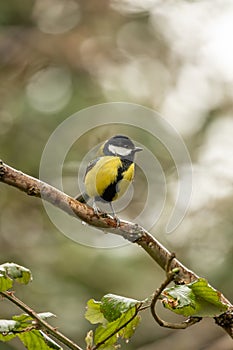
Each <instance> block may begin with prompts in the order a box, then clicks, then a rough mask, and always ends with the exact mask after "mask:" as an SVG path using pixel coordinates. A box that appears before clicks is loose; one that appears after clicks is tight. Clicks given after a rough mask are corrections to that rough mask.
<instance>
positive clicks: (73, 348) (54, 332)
mask: <svg viewBox="0 0 233 350" xmlns="http://www.w3.org/2000/svg"><path fill="white" fill-rule="evenodd" d="M0 294H1V295H2V296H3V297H4V298H7V299H8V300H10V301H11V302H12V303H14V304H15V305H17V306H18V307H20V309H21V310H23V311H24V312H26V313H27V314H28V315H29V316H31V317H32V318H33V319H34V320H36V322H37V324H38V325H39V326H40V327H41V328H42V329H45V330H46V332H47V333H49V334H50V335H52V336H54V338H56V339H57V340H59V341H60V342H61V343H63V344H65V345H66V346H68V348H70V349H71V350H83V349H82V348H80V347H79V346H78V345H77V344H75V343H74V342H73V341H72V340H70V339H69V338H67V337H66V336H65V335H64V334H62V333H60V332H59V331H57V330H56V329H55V328H53V327H52V326H51V325H50V324H49V323H47V322H46V321H45V320H43V319H42V318H40V317H39V316H38V314H37V313H36V312H35V311H34V310H33V309H31V308H30V307H29V306H28V305H26V304H25V303H24V302H23V301H21V300H20V299H18V298H17V297H16V296H15V295H14V293H12V292H0Z"/></svg>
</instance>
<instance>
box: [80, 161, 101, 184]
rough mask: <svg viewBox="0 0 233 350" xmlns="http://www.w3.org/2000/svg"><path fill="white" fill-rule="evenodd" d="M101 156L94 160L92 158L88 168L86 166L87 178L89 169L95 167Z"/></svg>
mask: <svg viewBox="0 0 233 350" xmlns="http://www.w3.org/2000/svg"><path fill="white" fill-rule="evenodd" d="M100 158H101V157H98V158H96V159H93V160H91V161H90V162H89V163H88V165H87V168H86V172H85V175H84V179H85V177H86V175H87V173H89V171H90V170H91V169H92V168H94V166H95V165H96V163H97V162H98V161H99V160H100Z"/></svg>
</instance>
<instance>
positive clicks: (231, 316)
mask: <svg viewBox="0 0 233 350" xmlns="http://www.w3.org/2000/svg"><path fill="white" fill-rule="evenodd" d="M0 181H1V182H4V183H5V184H8V185H10V186H14V187H16V188H18V189H19V190H21V191H24V192H26V193H27V194H28V195H30V196H35V197H41V198H42V199H43V200H45V201H47V202H49V203H51V204H53V205H54V206H56V207H57V208H60V209H61V210H63V211H65V212H66V213H67V214H69V215H71V216H74V217H77V218H79V219H80V220H82V221H85V222H86V223H88V224H89V225H92V226H95V227H97V228H99V229H100V230H103V231H105V232H111V233H114V234H117V235H120V236H122V237H124V238H125V239H127V240H128V241H130V242H131V243H137V244H138V245H139V246H141V247H142V248H143V249H144V250H145V251H146V252H147V253H148V254H149V255H150V256H151V257H152V259H153V260H154V261H155V262H157V263H158V264H159V266H160V267H161V268H162V269H163V270H164V271H166V266H167V262H168V261H170V259H171V253H170V252H169V251H168V250H167V249H166V248H165V247H164V246H163V245H162V244H161V243H159V242H158V241H157V240H156V239H155V238H154V237H153V236H152V235H151V234H150V233H149V232H147V231H146V230H145V229H144V228H143V227H141V226H139V225H137V224H134V223H130V222H127V221H123V220H120V221H119V223H117V222H116V220H115V219H114V218H112V217H110V216H108V215H106V214H104V213H103V214H96V213H95V212H94V210H93V209H92V208H91V207H89V206H87V205H85V204H83V203H80V202H78V201H76V200H75V199H74V198H72V197H69V196H68V195H66V194H65V193H63V192H61V191H59V190H57V189H56V188H54V187H52V186H50V185H48V184H46V183H44V182H42V181H40V180H38V179H36V178H33V177H31V176H29V175H26V174H24V173H22V172H21V171H18V170H16V169H14V168H11V167H10V166H8V165H6V164H4V163H3V162H2V161H0ZM170 268H171V269H174V268H179V272H178V274H177V275H176V277H175V281H176V282H179V283H190V282H192V281H195V280H196V279H197V278H198V277H199V276H197V275H196V274H195V273H194V272H192V271H191V270H189V269H188V268H186V267H185V266H184V265H183V264H182V263H181V262H180V261H179V260H177V259H173V260H172V262H171V266H170ZM220 294H221V293H220ZM221 301H222V302H223V303H225V304H226V305H227V306H228V310H227V312H226V313H227V318H226V319H227V322H226V323H227V325H226V326H225V323H224V317H223V316H222V315H220V316H218V317H215V321H216V323H217V324H218V325H220V326H221V327H222V328H223V329H224V330H225V331H226V332H227V333H228V334H229V335H230V336H231V337H232V338H233V305H232V304H231V303H230V301H228V300H227V299H226V298H225V297H224V296H223V295H222V294H221ZM226 313H224V314H226ZM224 314H223V315H224ZM220 317H221V319H220ZM218 321H219V322H218Z"/></svg>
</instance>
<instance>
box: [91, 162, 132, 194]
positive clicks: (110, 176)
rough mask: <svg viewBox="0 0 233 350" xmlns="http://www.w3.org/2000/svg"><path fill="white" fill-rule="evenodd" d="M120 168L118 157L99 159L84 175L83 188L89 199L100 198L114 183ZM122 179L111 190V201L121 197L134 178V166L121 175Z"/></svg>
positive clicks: (120, 163)
mask: <svg viewBox="0 0 233 350" xmlns="http://www.w3.org/2000/svg"><path fill="white" fill-rule="evenodd" d="M121 166H122V162H121V159H120V158H119V157H112V156H105V157H101V158H100V159H99V160H98V161H97V162H96V164H95V165H94V167H93V168H92V169H91V170H90V171H89V172H88V173H87V174H86V177H85V188H86V193H87V194H88V196H90V197H101V196H102V195H103V194H104V192H105V191H106V189H107V188H108V187H109V186H110V185H111V184H114V183H116V181H117V176H118V170H119V168H120V167H121ZM122 176H123V179H122V180H120V181H118V182H117V184H116V186H113V188H112V189H111V190H112V191H114V193H113V194H114V196H113V198H112V200H116V199H117V198H119V197H120V196H122V195H123V194H124V193H125V191H126V190H127V188H128V186H129V184H130V182H131V181H132V179H133V177H134V164H133V163H132V164H131V165H130V166H129V168H128V169H127V170H126V171H125V172H123V173H122Z"/></svg>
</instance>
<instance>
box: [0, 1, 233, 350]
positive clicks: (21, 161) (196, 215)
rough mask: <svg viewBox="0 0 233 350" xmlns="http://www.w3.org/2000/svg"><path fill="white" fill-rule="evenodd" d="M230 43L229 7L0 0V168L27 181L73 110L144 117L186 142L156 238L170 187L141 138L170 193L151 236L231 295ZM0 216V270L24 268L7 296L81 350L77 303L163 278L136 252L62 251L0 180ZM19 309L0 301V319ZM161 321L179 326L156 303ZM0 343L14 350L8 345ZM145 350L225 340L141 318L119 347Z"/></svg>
mask: <svg viewBox="0 0 233 350" xmlns="http://www.w3.org/2000/svg"><path fill="white" fill-rule="evenodd" d="M232 35H233V3H232V1H231V0H202V1H188V0H186V1H182V0H178V1H176V2H174V1H169V0H165V1H164V0H163V1H162V0H135V1H131V0H118V1H117V0H112V1H111V0H100V1H93V0H92V1H91V0H88V1H84V0H83V1H81V0H80V1H78V0H51V1H46V0H37V1H29V0H21V1H17V0H8V1H1V2H0V78H1V79H0V101H1V103H0V151H1V152H0V157H1V158H2V159H3V161H4V162H6V163H8V164H9V165H12V166H13V167H16V168H18V169H20V170H22V171H24V172H26V173H28V174H30V175H32V176H35V177H38V175H39V165H40V159H41V155H42V152H43V149H44V146H45V144H46V142H47V140H48V138H49V137H50V135H51V134H52V132H53V131H54V129H55V128H56V127H57V126H58V125H59V124H60V123H61V122H62V121H64V120H65V119H66V118H68V117H69V116H70V115H71V114H73V113H75V112H77V111H80V110H82V109H83V108H85V107H89V106H92V105H95V104H98V103H104V102H114V101H125V102H132V103H137V104H142V105H144V106H146V107H149V108H152V109H155V110H156V111H158V112H159V113H160V114H161V115H162V117H163V118H165V119H166V120H167V121H168V122H169V123H170V124H172V125H173V126H174V127H175V128H176V129H177V131H178V133H179V134H180V135H181V136H182V137H183V139H184V141H185V143H186V145H187V147H188V150H189V152H190V155H191V159H192V163H193V196H192V199H191V202H190V207H189V210H188V212H187V215H186V216H185V218H184V220H183V222H182V223H181V225H180V226H179V227H178V228H177V229H176V231H175V232H173V234H171V235H167V234H165V230H164V226H165V222H166V216H167V213H169V212H170V210H171V208H172V205H173V204H174V194H173V192H174V190H173V189H174V186H176V185H177V181H178V179H177V178H176V174H175V173H176V172H175V171H174V164H173V162H172V160H171V159H170V158H169V157H168V156H167V154H166V152H165V151H164V150H163V149H160V148H159V147H156V145H153V144H152V145H151V144H150V143H151V142H150V141H151V140H150V139H149V138H148V137H147V136H148V135H144V143H145V145H146V146H148V147H149V146H150V148H151V149H152V150H153V152H154V153H155V155H156V157H157V158H158V159H159V161H160V163H161V166H162V167H163V169H164V172H165V174H166V177H167V178H166V179H167V183H168V189H169V190H168V196H167V201H166V209H165V211H164V214H163V215H162V217H161V219H160V220H159V222H158V223H157V225H155V227H154V228H153V229H152V230H151V232H152V233H153V235H154V236H155V237H156V238H158V239H159V240H160V241H161V242H162V243H163V244H164V245H165V246H166V247H167V248H168V249H170V250H172V251H175V252H176V254H177V256H178V258H179V259H180V260H181V261H182V262H183V263H184V264H186V265H187V266H188V267H189V268H191V269H192V270H194V271H195V272H196V273H197V274H199V275H201V276H204V277H206V278H207V279H208V280H209V281H210V283H211V284H212V285H214V286H215V287H216V288H217V289H219V290H221V291H222V292H223V293H224V295H225V296H226V297H228V298H229V299H232V297H233V292H232V282H233V275H232V265H233V254H232V253H233V240H232V234H233V220H232V217H233V216H232V205H233V201H232V189H233V188H232V185H233V182H232V178H233V138H232V135H233V117H232V113H233V103H232V99H233V63H232V62H233V43H232ZM125 133H126V134H127V130H125ZM132 133H133V132H132V131H131V134H132ZM111 135H112V130H109V129H108V128H106V127H105V128H98V129H97V130H94V131H92V132H90V133H87V134H86V135H84V136H83V137H82V138H81V139H80V142H79V145H78V146H77V147H76V148H75V147H74V150H73V153H71V154H70V156H68V157H67V162H66V164H65V170H64V171H65V173H66V178H68V177H69V179H70V181H71V180H72V181H76V180H75V177H76V174H77V168H78V165H79V162H81V160H82V158H83V157H84V156H85V154H86V153H87V152H88V150H89V149H90V148H91V147H94V145H96V144H97V143H99V142H101V141H102V140H104V139H106V138H108V137H109V136H111ZM135 181H136V184H138V186H136V185H135V186H134V187H135V188H136V187H137V188H139V189H141V191H138V194H137V195H136V198H135V201H134V202H132V204H131V211H132V210H133V209H132V208H133V205H135V206H137V205H140V200H143V198H144V197H143V196H145V193H146V181H145V178H144V175H143V174H142V173H141V172H140V171H138V177H137V179H136V180H135ZM155 181H156V177H155ZM69 194H71V195H72V193H69ZM73 195H75V193H73ZM155 200H156V196H155ZM133 203H135V204H133ZM0 213H1V216H0V242H1V243H0V247H1V263H4V262H6V261H13V262H16V263H18V264H22V265H24V266H26V267H29V268H30V269H31V270H32V272H33V276H34V281H33V282H32V283H31V284H30V285H29V286H25V287H22V286H21V287H20V288H19V287H16V291H17V295H18V296H19V297H21V298H22V299H23V300H24V301H25V302H26V303H28V304H29V305H31V306H32V307H33V308H35V310H36V311H38V312H40V311H51V312H53V313H55V314H56V315H57V319H56V320H55V321H53V324H54V325H56V326H57V327H59V329H60V331H62V332H63V333H65V334H66V335H67V336H68V337H71V338H72V339H74V340H75V341H76V342H77V343H78V344H79V345H80V346H84V337H85V334H86V332H87V330H89V329H91V325H90V324H89V323H88V322H87V321H86V320H85V319H84V312H85V303H86V302H87V300H88V299H89V298H92V297H93V298H95V299H96V300H98V299H100V298H101V296H103V295H104V294H106V293H108V292H111V293H115V294H121V295H125V296H128V297H132V298H138V299H143V298H145V297H147V296H148V295H150V294H151V293H152V292H153V290H154V289H155V288H157V287H158V286H159V284H160V283H161V281H162V280H163V278H164V274H163V272H162V271H161V270H160V268H159V267H158V266H157V265H156V264H155V263H154V262H153V261H152V260H151V259H150V258H149V257H148V256H147V255H146V254H145V253H144V252H143V251H142V250H140V249H139V248H138V247H137V246H133V245H131V246H129V245H126V246H123V247H120V248H117V249H94V248H91V247H87V246H84V245H80V244H77V243H75V242H73V241H72V240H70V239H68V238H67V237H65V236H64V235H62V233H61V232H59V230H58V229H57V228H56V227H55V226H54V225H53V223H52V222H51V221H50V220H49V219H48V216H47V214H46V212H45V210H44V207H43V205H42V203H41V201H40V200H39V199H35V198H30V197H27V196H26V195H25V194H23V193H20V192H19V191H17V190H16V189H14V188H10V187H9V186H6V185H4V184H0ZM128 215H129V218H130V211H129V214H128ZM81 231H82V225H80V232H81ZM93 234H95V235H98V234H99V235H103V234H102V233H101V232H99V233H98V232H96V231H95V232H94V233H93ZM101 237H102V236H101ZM101 239H102V238H101ZM159 310H160V309H159ZM19 312H20V310H18V309H16V308H15V307H14V306H12V305H10V304H9V303H8V302H7V301H1V316H0V317H1V318H9V317H11V315H12V314H13V313H19ZM160 312H161V315H162V316H163V317H164V318H166V319H169V320H177V318H176V317H175V316H173V315H172V314H171V313H169V312H166V311H164V310H162V308H161V310H160ZM0 348H1V349H4V350H9V349H17V350H21V349H23V347H22V346H21V345H20V344H19V342H17V341H12V342H11V343H9V344H0ZM156 348H159V349H160V350H167V349H170V348H172V349H173V350H176V349H179V350H182V349H187V348H188V349H190V350H192V349H195V350H197V349H205V350H217V349H218V350H219V349H222V350H226V349H231V348H232V341H231V339H230V338H229V337H228V336H227V335H226V334H225V333H224V332H223V331H222V330H221V329H220V328H218V327H217V326H215V325H214V322H213V320H208V319H207V320H204V321H203V322H201V323H199V324H198V325H196V326H194V327H191V328H190V329H188V330H185V331H174V330H165V329H162V328H160V327H159V326H158V325H157V324H155V322H154V321H153V319H152V317H151V315H150V314H149V313H146V312H145V314H143V315H142V322H141V326H140V327H139V329H138V331H137V332H136V334H135V336H134V337H133V338H132V339H131V340H130V342H129V344H124V343H123V344H122V349H129V350H132V349H133V350H152V349H156Z"/></svg>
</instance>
